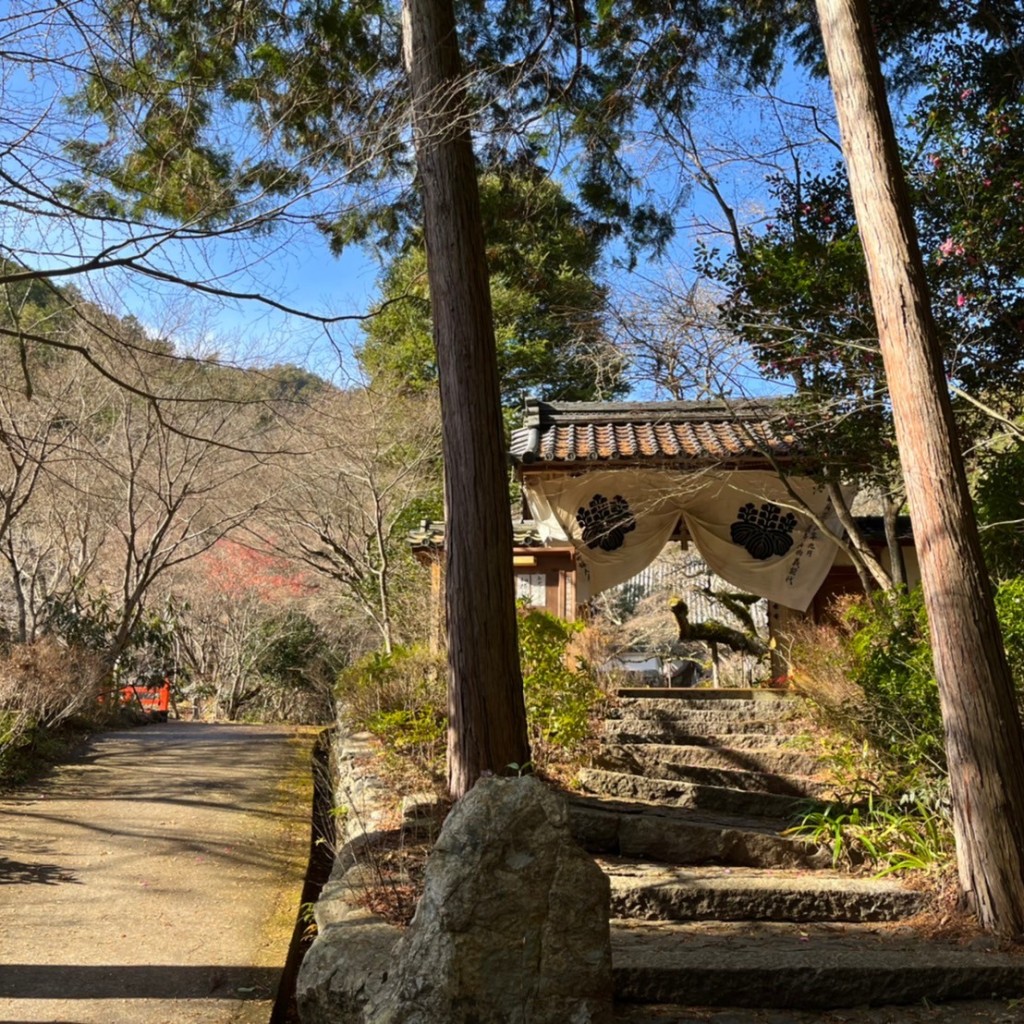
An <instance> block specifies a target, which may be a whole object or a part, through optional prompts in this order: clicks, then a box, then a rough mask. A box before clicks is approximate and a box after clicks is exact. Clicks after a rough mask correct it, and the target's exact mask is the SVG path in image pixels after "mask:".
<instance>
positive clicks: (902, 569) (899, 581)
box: [882, 494, 907, 588]
mask: <svg viewBox="0 0 1024 1024" xmlns="http://www.w3.org/2000/svg"><path fill="white" fill-rule="evenodd" d="M899 519H900V509H899V505H897V504H896V502H895V501H893V497H892V495H891V494H885V495H884V496H883V497H882V523H883V525H884V527H885V545H886V547H887V548H888V549H889V566H890V569H889V575H890V576H891V577H892V585H893V586H894V587H897V588H899V587H905V586H906V585H907V565H906V562H905V561H904V559H903V548H902V546H901V545H900V538H899Z"/></svg>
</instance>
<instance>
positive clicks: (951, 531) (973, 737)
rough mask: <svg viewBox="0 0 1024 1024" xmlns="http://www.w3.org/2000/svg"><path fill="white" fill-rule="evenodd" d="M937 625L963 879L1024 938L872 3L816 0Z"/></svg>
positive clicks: (1023, 847) (997, 646)
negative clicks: (870, 11)
mask: <svg viewBox="0 0 1024 1024" xmlns="http://www.w3.org/2000/svg"><path fill="white" fill-rule="evenodd" d="M817 7H818V16H819V19H820V21H821V30H822V35H823V37H824V40H825V50H826V54H827V57H828V65H829V72H830V75H831V79H832V89H833V92H834V94H835V101H836V109H837V112H838V115H839V126H840V131H841V135H842V142H843V153H844V155H845V157H846V163H847V167H848V170H849V177H850V187H851V191H852V194H853V200H854V207H855V210H856V213H857V224H858V227H859V230H860V235H861V240H862V244H863V246H864V253H865V256H866V259H867V265H868V274H869V281H870V284H871V296H872V300H873V302H874V307H875V315H876V317H877V320H878V329H879V341H880V344H881V350H882V358H883V361H884V364H885V371H886V376H887V378H888V382H889V392H890V395H891V397H892V406H893V417H894V420H895V425H896V439H897V443H898V445H899V451H900V460H901V463H902V466H903V474H904V477H905V480H906V485H907V499H908V503H909V505H910V514H911V516H912V518H913V523H914V535H915V537H916V539H917V550H918V555H919V559H920V563H921V577H922V583H923V586H924V594H925V604H926V607H927V610H928V617H929V621H930V623H931V631H932V651H933V654H934V658H935V675H936V678H937V679H938V683H939V695H940V699H941V702H942V715H943V720H944V722H945V729H946V752H947V756H948V759H949V769H950V771H949V775H950V784H951V787H952V798H953V824H954V830H955V835H956V845H957V855H958V856H957V859H958V866H959V873H960V884H961V887H962V889H963V892H964V895H965V896H966V898H967V901H968V903H969V905H970V906H971V907H972V908H973V909H974V911H975V912H976V913H977V915H978V918H979V920H980V922H981V924H982V926H983V927H985V928H986V929H989V930H992V931H996V932H999V933H1001V934H1004V935H1015V936H1016V935H1020V934H1022V933H1024V739H1022V733H1021V725H1020V719H1019V716H1018V713H1017V707H1016V702H1015V699H1014V692H1013V681H1012V679H1011V676H1010V672H1009V669H1008V667H1007V663H1006V657H1005V655H1004V653H1003V647H1002V640H1001V638H1000V634H999V626H998V622H997V620H996V615H995V609H994V607H993V603H992V593H991V588H990V585H989V581H988V577H987V575H986V573H985V569H984V563H983V561H982V557H981V548H980V544H979V542H978V530H977V523H976V522H975V519H974V512H973V509H972V506H971V502H970V496H969V494H968V490H967V480H966V477H965V474H964V468H963V460H962V459H961V458H960V456H959V447H958V445H957V439H956V433H955V429H954V425H953V414H952V408H951V405H950V401H949V394H948V390H947V385H946V377H945V372H944V369H943V365H942V355H941V351H940V349H939V344H938V338H937V335H936V331H935V325H934V322H933V320H932V316H931V309H930V306H929V297H928V290H927V285H926V283H925V278H924V267H923V264H922V261H921V255H920V252H919V250H918V247H917V239H916V235H915V231H914V224H913V220H912V217H911V211H910V203H909V200H908V197H907V191H906V185H905V183H904V180H903V175H902V170H901V168H900V165H899V157H898V151H897V148H896V140H895V134H894V132H893V128H892V121H891V118H890V115H889V109H888V105H887V102H886V99H885V89H884V85H883V82H882V76H881V70H880V68H879V62H878V54H877V50H876V48H875V44H874V41H873V34H872V28H871V25H870V22H869V17H868V13H867V3H866V2H865V0H817Z"/></svg>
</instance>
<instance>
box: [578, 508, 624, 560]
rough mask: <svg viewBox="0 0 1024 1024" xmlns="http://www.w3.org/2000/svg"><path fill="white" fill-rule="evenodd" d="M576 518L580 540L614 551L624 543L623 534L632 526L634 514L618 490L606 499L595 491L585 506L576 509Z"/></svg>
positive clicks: (595, 546) (590, 545) (589, 544)
mask: <svg viewBox="0 0 1024 1024" xmlns="http://www.w3.org/2000/svg"><path fill="white" fill-rule="evenodd" d="M576 522H577V523H579V525H580V529H581V530H582V531H583V543H584V544H586V545H587V547H588V548H591V549H593V548H600V549H601V550H602V551H617V550H618V549H619V548H621V547H622V545H623V544H625V543H626V534H627V533H629V532H630V531H631V530H635V529H636V517H635V516H634V515H633V512H632V510H631V509H630V507H629V502H628V501H626V499H625V498H624V497H623V496H622V495H621V494H616V495H615V497H614V498H612V499H611V500H610V501H609V499H608V498H606V497H605V496H604V495H603V494H595V495H594V496H593V497H592V498H591V499H590V502H589V504H588V505H587V507H586V508H582V507H580V508H579V509H577V510H576Z"/></svg>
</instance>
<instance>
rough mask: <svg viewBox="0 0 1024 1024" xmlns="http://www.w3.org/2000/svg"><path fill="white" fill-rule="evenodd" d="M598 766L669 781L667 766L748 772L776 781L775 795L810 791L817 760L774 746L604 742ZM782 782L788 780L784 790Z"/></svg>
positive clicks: (796, 751) (812, 756) (800, 752)
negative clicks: (745, 746) (788, 782)
mask: <svg viewBox="0 0 1024 1024" xmlns="http://www.w3.org/2000/svg"><path fill="white" fill-rule="evenodd" d="M596 756H597V758H598V759H599V760H600V762H601V764H600V767H611V768H617V769H618V770H619V771H630V772H632V773H633V774H635V775H645V774H648V775H652V776H654V777H662V778H672V776H671V775H663V774H662V772H664V771H666V770H668V769H669V768H670V767H677V766H678V767H687V768H693V767H701V768H720V769H722V770H723V771H734V772H748V773H750V774H754V775H766V776H771V777H776V778H778V779H779V780H780V788H779V789H778V790H775V792H780V793H791V794H793V795H796V794H797V793H798V792H804V791H805V787H806V791H807V792H813V791H814V789H815V787H818V786H819V785H820V784H819V783H818V782H817V781H816V779H815V778H814V776H815V775H816V774H817V772H818V769H819V767H820V766H819V761H818V759H817V758H816V757H815V756H814V755H813V754H805V753H803V752H802V751H798V750H780V749H778V748H777V747H766V748H761V749H758V748H756V747H754V748H750V749H746V750H744V749H741V748H738V747H707V746H686V745H684V744H678V743H606V744H604V745H603V746H602V747H601V748H600V749H599V751H598V753H597V755H596ZM786 779H792V780H793V781H792V788H787V783H786V781H785V780H786Z"/></svg>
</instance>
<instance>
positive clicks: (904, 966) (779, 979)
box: [612, 921, 1024, 1024]
mask: <svg viewBox="0 0 1024 1024" xmlns="http://www.w3.org/2000/svg"><path fill="white" fill-rule="evenodd" d="M971 945H972V946H973V945H974V944H973V943H972V944H971ZM612 961H613V969H614V974H615V995H616V1000H617V1001H618V1002H619V1006H620V1008H622V1009H623V1011H624V1012H623V1014H622V1016H621V1017H617V1018H616V1019H617V1020H622V1021H627V1020H628V1021H630V1022H634V1024H647V1021H648V1020H649V1019H650V1018H648V1017H647V1016H645V1015H644V1013H643V1010H642V1008H640V1007H637V1008H636V1010H635V1012H633V1011H632V1010H629V1011H626V1009H625V1007H626V1005H627V1004H630V1003H632V1004H637V1003H649V1004H676V1005H677V1006H679V1007H694V1006H735V1007H758V1008H773V1007H782V1008H785V1009H789V1010H829V1009H838V1008H843V1007H854V1006H864V1005H865V1004H871V1005H874V1006H887V1005H905V1004H909V1003H920V1002H921V1001H922V1000H927V1001H928V1002H929V1003H931V1002H941V1001H945V1000H952V999H997V998H1003V999H1019V998H1020V996H1021V993H1022V992H1024V957H1021V956H1020V955H1014V954H1012V953H1006V952H999V951H998V950H996V949H995V948H966V949H965V948H961V947H958V946H954V945H952V944H948V943H940V942H930V941H928V940H926V939H924V938H922V937H921V936H919V935H916V934H915V933H914V932H913V931H912V930H911V929H909V928H907V927H905V926H892V925H888V926H887V925H850V924H847V925H824V924H821V925H814V924H812V925H787V924H781V923H776V924H772V923H762V922H751V921H744V922H741V923H736V924H727V923H723V924H718V925H715V924H712V923H701V924H668V923H660V924H654V923H649V922H638V921H614V922H613V923H612ZM1014 1012H1019V1008H1018V1011H1012V1012H1011V1013H1010V1014H1009V1015H1008V1016H1007V1018H1006V1019H1007V1020H1016V1019H1018V1018H1017V1017H1015V1016H1013V1013H1014ZM656 1019H657V1020H659V1021H664V1022H665V1024H667V1022H669V1021H676V1020H690V1019H693V1018H691V1017H690V1015H689V1014H688V1013H686V1014H684V1015H680V1016H679V1017H675V1016H672V1015H668V1016H665V1017H662V1016H660V1015H659V1016H658V1017H657V1018H656ZM701 1019H703V1018H701ZM735 1019H736V1020H746V1019H747V1017H746V1016H743V1015H740V1014H738V1015H737V1016H736V1018H735ZM870 1019H871V1020H873V1021H874V1020H877V1019H878V1018H875V1017H873V1016H872V1017H870ZM885 1019H886V1020H892V1019H897V1020H899V1019H902V1018H900V1017H894V1018H885ZM928 1019H929V1020H930V1019H931V1017H929V1018H928ZM984 1019H986V1020H987V1019H989V1018H984Z"/></svg>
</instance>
